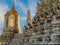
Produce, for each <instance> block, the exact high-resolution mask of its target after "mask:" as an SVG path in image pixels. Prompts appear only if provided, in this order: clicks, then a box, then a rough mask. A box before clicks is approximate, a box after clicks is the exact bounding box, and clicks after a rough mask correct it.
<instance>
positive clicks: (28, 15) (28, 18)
mask: <svg viewBox="0 0 60 45" xmlns="http://www.w3.org/2000/svg"><path fill="white" fill-rule="evenodd" d="M29 22H31V15H30V10H29V9H28V11H27V23H29Z"/></svg>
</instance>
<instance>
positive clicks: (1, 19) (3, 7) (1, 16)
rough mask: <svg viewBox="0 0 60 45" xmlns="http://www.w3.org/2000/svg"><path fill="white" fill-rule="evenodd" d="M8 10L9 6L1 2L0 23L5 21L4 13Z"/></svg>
mask: <svg viewBox="0 0 60 45" xmlns="http://www.w3.org/2000/svg"><path fill="white" fill-rule="evenodd" d="M7 10H8V6H7V5H6V4H0V23H3V22H4V15H5V13H6V12H7Z"/></svg>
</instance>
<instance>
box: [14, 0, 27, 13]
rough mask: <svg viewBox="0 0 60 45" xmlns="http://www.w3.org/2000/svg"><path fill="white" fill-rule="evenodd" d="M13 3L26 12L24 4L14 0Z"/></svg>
mask: <svg viewBox="0 0 60 45" xmlns="http://www.w3.org/2000/svg"><path fill="white" fill-rule="evenodd" d="M15 5H16V6H19V7H20V8H22V10H23V12H24V13H25V14H26V12H27V8H26V7H25V5H24V4H23V3H22V2H20V1H17V0H15Z"/></svg>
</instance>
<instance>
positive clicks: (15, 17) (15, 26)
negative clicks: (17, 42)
mask: <svg viewBox="0 0 60 45" xmlns="http://www.w3.org/2000/svg"><path fill="white" fill-rule="evenodd" d="M16 33H20V15H19V13H18V12H17V11H16V9H15V6H14V5H13V7H12V9H11V10H10V11H7V13H6V14H5V16H4V31H3V43H2V44H3V45H8V44H9V42H10V41H11V39H12V38H13V36H14V34H16Z"/></svg>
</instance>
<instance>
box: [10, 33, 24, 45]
mask: <svg viewBox="0 0 60 45" xmlns="http://www.w3.org/2000/svg"><path fill="white" fill-rule="evenodd" d="M22 38H23V34H22V33H19V34H15V35H14V38H13V39H12V40H11V42H10V43H9V45H19V44H20V43H21V42H22V41H21V39H22Z"/></svg>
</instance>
